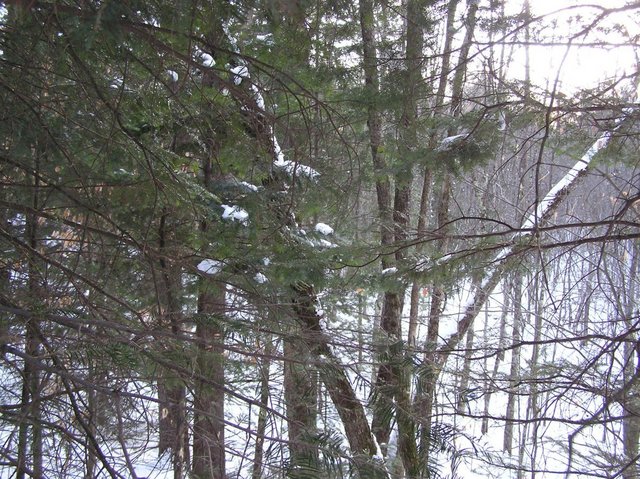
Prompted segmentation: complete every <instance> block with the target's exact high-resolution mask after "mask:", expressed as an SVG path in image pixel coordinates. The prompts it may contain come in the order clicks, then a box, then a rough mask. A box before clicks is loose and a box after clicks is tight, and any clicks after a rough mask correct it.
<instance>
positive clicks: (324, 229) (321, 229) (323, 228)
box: [316, 223, 333, 236]
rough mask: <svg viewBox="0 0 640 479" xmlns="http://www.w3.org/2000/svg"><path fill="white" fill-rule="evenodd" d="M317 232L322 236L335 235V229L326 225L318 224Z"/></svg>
mask: <svg viewBox="0 0 640 479" xmlns="http://www.w3.org/2000/svg"><path fill="white" fill-rule="evenodd" d="M316 231H317V232H318V233H320V234H321V235H325V236H329V235H332V234H333V228H332V227H331V226H329V225H327V224H325V223H318V224H317V225H316Z"/></svg>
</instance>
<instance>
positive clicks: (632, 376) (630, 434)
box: [622, 243, 640, 479]
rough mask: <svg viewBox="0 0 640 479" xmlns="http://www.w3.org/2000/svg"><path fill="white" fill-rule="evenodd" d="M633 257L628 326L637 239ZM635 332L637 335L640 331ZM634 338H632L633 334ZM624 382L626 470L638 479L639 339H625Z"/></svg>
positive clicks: (627, 314)
mask: <svg viewBox="0 0 640 479" xmlns="http://www.w3.org/2000/svg"><path fill="white" fill-rule="evenodd" d="M631 248H632V252H631V261H630V267H629V271H628V273H629V275H628V280H627V281H628V282H627V287H626V291H625V292H624V302H625V304H624V320H625V323H626V324H627V327H628V328H633V327H634V326H633V322H634V321H633V320H632V319H631V318H632V317H633V315H634V307H635V306H636V304H637V303H636V297H637V279H638V267H639V265H640V251H639V246H638V244H637V243H634V244H633V246H631ZM633 336H637V333H636V334H634V335H633ZM630 339H631V338H630ZM623 350H624V359H625V362H624V370H623V377H624V384H625V385H629V387H628V388H626V389H625V393H624V394H623V397H622V407H623V409H624V413H625V417H624V419H623V421H622V435H623V445H624V455H625V460H626V461H627V466H628V467H626V469H625V470H624V471H623V473H622V477H623V479H637V478H638V477H639V476H640V464H638V452H639V448H638V444H639V442H640V386H639V385H638V384H637V379H636V378H637V376H638V374H639V373H640V346H638V343H637V340H636V341H634V342H633V343H632V342H629V341H626V342H625V343H624V347H623Z"/></svg>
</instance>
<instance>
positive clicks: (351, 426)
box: [293, 283, 388, 479]
mask: <svg viewBox="0 0 640 479" xmlns="http://www.w3.org/2000/svg"><path fill="white" fill-rule="evenodd" d="M293 289H294V291H295V296H294V298H293V310H294V312H295V314H296V318H297V320H298V322H299V323H300V326H301V328H302V329H301V331H302V332H301V334H302V339H303V340H304V342H305V343H306V345H307V347H308V348H309V351H310V352H311V353H312V355H313V357H314V358H315V360H316V362H317V367H318V374H319V376H320V380H321V381H322V382H323V383H324V385H325V387H326V388H327V392H328V393H329V396H330V397H331V401H332V402H333V405H334V406H335V408H336V409H337V411H338V415H339V416H340V419H341V421H342V424H343V426H344V429H345V434H346V436H347V441H348V442H349V447H350V449H351V455H352V458H353V462H354V465H355V468H356V470H357V471H358V475H359V477H360V478H361V479H367V478H372V479H373V478H376V479H378V478H379V479H388V473H387V471H386V469H385V468H384V465H383V464H382V463H380V462H379V460H380V459H378V455H379V452H380V451H379V450H378V447H377V445H376V441H375V438H374V436H373V434H372V433H371V429H370V428H369V423H368V422H367V417H366V415H365V412H364V408H363V407H362V403H361V402H360V400H359V399H358V397H357V396H356V394H355V391H354V390H353V387H352V386H351V383H350V382H349V378H348V377H347V374H346V372H345V370H344V366H343V365H342V364H340V362H339V360H338V359H337V358H336V357H335V355H334V354H333V351H332V350H331V346H330V340H329V337H328V336H327V334H326V333H325V332H324V331H323V330H322V328H321V326H320V315H319V314H318V312H317V309H316V298H315V295H314V292H313V287H312V286H310V285H307V284H304V283H300V284H296V285H294V286H293Z"/></svg>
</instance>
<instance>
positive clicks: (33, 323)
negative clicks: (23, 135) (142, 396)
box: [16, 146, 44, 479]
mask: <svg viewBox="0 0 640 479" xmlns="http://www.w3.org/2000/svg"><path fill="white" fill-rule="evenodd" d="M33 154H34V169H33V170H34V175H33V190H32V191H33V193H32V197H31V207H32V208H33V212H31V213H28V214H27V218H26V228H25V235H26V240H27V243H28V244H29V248H30V251H29V252H28V253H27V254H28V257H27V263H28V266H27V270H28V283H27V284H28V288H29V295H30V297H31V300H32V301H33V302H34V304H33V309H34V310H36V311H37V310H38V309H39V308H40V307H41V306H40V305H39V304H37V302H39V301H42V300H43V298H42V294H43V291H44V285H43V284H42V281H43V278H42V275H41V273H40V268H39V266H38V262H37V260H36V251H37V250H38V246H39V245H38V217H37V215H36V213H35V212H37V211H38V210H39V208H40V200H39V187H40V182H39V179H38V178H39V177H40V155H41V154H42V152H41V151H40V148H38V147H37V146H36V147H34V149H33ZM40 334H41V333H40V319H39V317H38V316H37V315H33V316H31V317H29V318H28V319H27V322H26V326H25V347H24V348H25V354H26V357H27V358H28V359H27V360H25V362H24V367H23V371H22V381H23V382H22V396H21V406H20V413H21V422H20V426H19V430H18V465H17V471H16V478H17V479H24V478H25V476H26V474H27V470H28V469H29V466H30V469H31V472H30V473H29V476H30V477H32V478H34V479H40V478H42V477H43V462H42V454H43V449H42V439H43V437H42V426H41V424H40V423H41V416H42V405H41V403H40V371H39V370H38V367H37V364H38V361H39V359H38V358H39V357H40V356H41V355H42V344H41V340H40ZM29 458H31V461H30V462H31V464H29Z"/></svg>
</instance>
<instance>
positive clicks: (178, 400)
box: [158, 209, 189, 479]
mask: <svg viewBox="0 0 640 479" xmlns="http://www.w3.org/2000/svg"><path fill="white" fill-rule="evenodd" d="M170 221H171V219H170V214H169V213H168V212H167V210H166V209H165V210H164V211H163V213H162V216H161V218H160V225H159V231H158V238H159V245H158V251H159V253H160V276H161V277H160V280H159V281H158V303H159V309H160V311H159V313H160V314H159V316H160V320H161V322H162V323H163V325H164V326H165V327H168V328H170V330H171V334H172V335H175V336H177V335H178V334H179V333H180V327H181V326H180V323H181V319H182V311H181V305H180V302H179V301H178V294H179V292H178V290H179V288H180V269H179V268H175V267H174V266H173V265H172V264H171V251H170V242H171V237H172V231H171V227H170V225H169V223H170ZM169 347H170V348H173V344H170V346H169ZM182 381H183V379H182V378H181V377H180V375H179V374H178V373H177V372H176V371H174V370H172V369H170V368H167V367H164V368H162V371H161V376H160V377H159V378H158V400H159V415H160V418H159V426H160V431H159V452H160V454H162V453H164V452H165V451H171V460H172V463H173V471H174V479H182V478H183V477H185V474H186V467H187V464H188V463H189V443H188V441H189V438H188V425H187V416H186V389H185V386H184V384H183V382H182Z"/></svg>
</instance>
